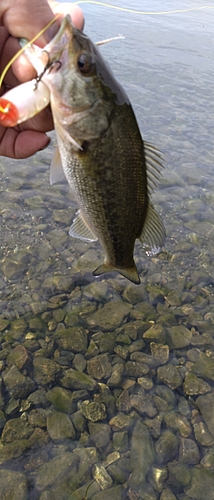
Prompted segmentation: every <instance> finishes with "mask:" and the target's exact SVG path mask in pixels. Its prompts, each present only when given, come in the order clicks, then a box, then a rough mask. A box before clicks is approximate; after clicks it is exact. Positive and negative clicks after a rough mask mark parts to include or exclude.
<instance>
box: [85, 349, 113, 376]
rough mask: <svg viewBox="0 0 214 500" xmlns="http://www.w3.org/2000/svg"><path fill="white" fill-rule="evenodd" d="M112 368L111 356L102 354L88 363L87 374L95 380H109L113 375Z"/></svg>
mask: <svg viewBox="0 0 214 500" xmlns="http://www.w3.org/2000/svg"><path fill="white" fill-rule="evenodd" d="M111 371H112V367H111V363H110V358H109V354H100V355H99V356H96V357H95V358H92V359H89V361H88V362H87V372H88V374H89V375H90V376H91V377H92V378H95V379H98V380H100V379H102V378H108V377H110V375H111Z"/></svg>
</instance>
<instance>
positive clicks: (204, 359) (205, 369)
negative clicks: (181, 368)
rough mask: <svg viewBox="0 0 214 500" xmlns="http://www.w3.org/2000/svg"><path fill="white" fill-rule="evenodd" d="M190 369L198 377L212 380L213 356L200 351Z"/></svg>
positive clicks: (213, 374)
mask: <svg viewBox="0 0 214 500" xmlns="http://www.w3.org/2000/svg"><path fill="white" fill-rule="evenodd" d="M192 371H193V373H195V374H196V375H199V376H200V377H205V378H208V379H210V380H214V358H213V357H209V356H207V355H206V354H204V353H203V352H200V355H199V357H198V360H197V361H196V363H195V364H194V365H193V367H192Z"/></svg>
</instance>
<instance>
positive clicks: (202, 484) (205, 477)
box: [185, 465, 214, 500]
mask: <svg viewBox="0 0 214 500" xmlns="http://www.w3.org/2000/svg"><path fill="white" fill-rule="evenodd" d="M185 492H186V493H187V495H188V496H189V497H190V498H193V499H194V500H201V499H202V498H206V500H214V474H213V471H211V470H207V469H205V468H204V467H202V466H200V465H197V466H196V467H194V468H193V469H192V470H191V483H190V487H189V488H186V489H185Z"/></svg>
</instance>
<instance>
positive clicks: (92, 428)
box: [88, 422, 111, 448]
mask: <svg viewBox="0 0 214 500" xmlns="http://www.w3.org/2000/svg"><path fill="white" fill-rule="evenodd" d="M88 427H89V432H90V438H91V440H92V442H93V443H94V445H95V446H96V447H97V448H103V447H105V446H106V445H107V444H108V443H109V442H110V435H111V428H110V426H109V425H108V424H98V423H93V422H89V426H88Z"/></svg>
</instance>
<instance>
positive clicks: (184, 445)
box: [179, 438, 200, 465]
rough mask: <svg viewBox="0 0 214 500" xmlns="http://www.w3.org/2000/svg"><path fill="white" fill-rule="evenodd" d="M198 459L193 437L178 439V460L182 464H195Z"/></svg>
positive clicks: (198, 454) (198, 455) (197, 450)
mask: <svg viewBox="0 0 214 500" xmlns="http://www.w3.org/2000/svg"><path fill="white" fill-rule="evenodd" d="M199 461H200V453H199V449H198V446H197V444H196V443H195V441H193V439H184V438H181V440H180V448H179V462H181V463H183V464H189V465H196V464H198V463H199Z"/></svg>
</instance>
